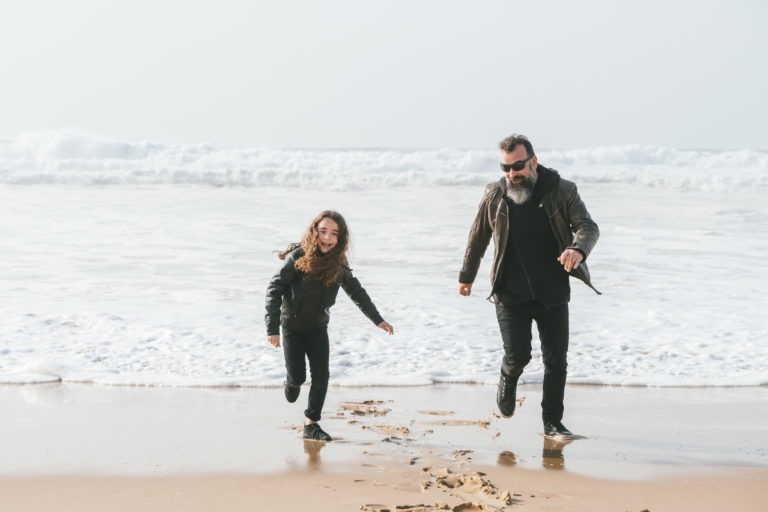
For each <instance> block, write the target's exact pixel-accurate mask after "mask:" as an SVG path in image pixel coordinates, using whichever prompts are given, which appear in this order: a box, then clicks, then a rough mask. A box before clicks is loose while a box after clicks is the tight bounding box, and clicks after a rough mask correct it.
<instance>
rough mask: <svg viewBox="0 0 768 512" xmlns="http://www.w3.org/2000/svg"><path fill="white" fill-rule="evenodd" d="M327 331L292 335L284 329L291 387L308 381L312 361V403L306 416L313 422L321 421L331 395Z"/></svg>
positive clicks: (284, 347) (303, 332)
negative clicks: (326, 401)
mask: <svg viewBox="0 0 768 512" xmlns="http://www.w3.org/2000/svg"><path fill="white" fill-rule="evenodd" d="M329 353H330V349H329V345H328V329H327V328H326V327H322V328H320V329H316V330H314V331H290V330H288V329H283V354H284V355H285V369H286V373H287V379H286V381H287V382H288V385H290V386H301V385H302V384H304V382H306V380H307V366H306V361H305V357H306V359H309V372H310V374H311V375H312V385H311V386H310V387H309V403H308V405H307V408H306V409H305V410H304V416H306V417H307V418H309V419H311V420H312V421H320V415H321V413H322V412H323V404H324V403H325V394H326V392H327V391H328V357H329Z"/></svg>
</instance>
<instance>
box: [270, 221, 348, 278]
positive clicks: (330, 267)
mask: <svg viewBox="0 0 768 512" xmlns="http://www.w3.org/2000/svg"><path fill="white" fill-rule="evenodd" d="M325 218H328V219H331V220H332V221H334V222H335V223H336V224H338V225H339V235H338V237H339V238H338V243H337V244H336V247H334V248H333V249H331V250H330V251H328V252H327V253H325V254H323V253H322V252H320V247H319V246H318V243H317V239H318V232H317V225H318V224H320V221H321V220H323V219H325ZM298 247H301V248H302V249H304V255H303V256H302V257H301V258H299V259H298V260H297V261H296V268H297V269H299V270H301V271H302V272H304V274H306V275H307V276H308V277H310V278H312V279H318V280H320V281H322V282H323V283H324V284H325V285H330V284H332V283H333V282H335V281H336V279H337V278H338V277H339V274H340V273H341V271H342V270H343V268H344V267H345V266H347V249H349V229H348V228H347V221H345V220H344V217H342V216H341V214H340V213H339V212H336V211H333V210H324V211H322V212H320V213H319V214H318V215H317V217H315V219H314V220H313V221H312V223H311V224H310V225H309V228H308V229H307V232H306V234H305V235H304V238H303V239H302V240H301V243H300V244H295V243H294V244H291V245H289V246H288V247H286V248H285V250H284V251H281V252H279V253H278V256H279V257H280V259H281V260H283V259H285V257H286V256H287V255H288V254H289V253H290V252H292V251H294V250H296V249H297V248H298Z"/></svg>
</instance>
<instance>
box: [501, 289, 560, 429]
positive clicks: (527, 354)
mask: <svg viewBox="0 0 768 512" xmlns="http://www.w3.org/2000/svg"><path fill="white" fill-rule="evenodd" d="M496 318H497V319H498V321H499V329H500V330H501V339H502V341H503V342H504V359H503V360H502V363H501V371H502V372H503V373H504V374H505V375H507V376H510V377H513V378H517V377H519V376H520V375H521V374H522V373H523V369H524V368H525V366H526V365H527V364H528V362H529V361H530V360H531V340H532V338H533V334H532V332H531V328H532V323H533V321H536V327H537V328H538V330H539V339H540V340H541V355H542V359H543V362H544V394H543V398H542V400H541V411H542V413H541V416H542V419H543V420H544V421H547V422H551V423H557V422H559V421H561V420H562V419H563V409H564V407H563V399H564V395H565V378H566V374H567V368H568V357H567V356H568V303H567V302H566V303H563V304H560V305H557V306H553V307H551V308H546V307H544V305H543V304H541V303H540V302H538V301H531V302H526V303H525V304H519V305H513V306H508V305H505V304H504V303H503V302H497V303H496Z"/></svg>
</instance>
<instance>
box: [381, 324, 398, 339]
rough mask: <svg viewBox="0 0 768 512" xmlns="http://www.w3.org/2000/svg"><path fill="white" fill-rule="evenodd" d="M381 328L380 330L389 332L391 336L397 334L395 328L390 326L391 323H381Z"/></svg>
mask: <svg viewBox="0 0 768 512" xmlns="http://www.w3.org/2000/svg"><path fill="white" fill-rule="evenodd" d="M379 328H380V329H384V330H385V331H387V332H388V333H389V334H390V336H391V335H392V334H395V328H394V327H392V326H391V325H389V322H381V323H380V324H379Z"/></svg>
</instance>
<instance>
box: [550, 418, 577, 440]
mask: <svg viewBox="0 0 768 512" xmlns="http://www.w3.org/2000/svg"><path fill="white" fill-rule="evenodd" d="M544 435H545V436H549V437H556V436H565V437H569V436H572V435H573V433H572V432H571V431H570V430H568V429H567V428H566V426H565V425H563V422H562V421H558V422H556V423H552V422H549V421H545V422H544Z"/></svg>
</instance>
